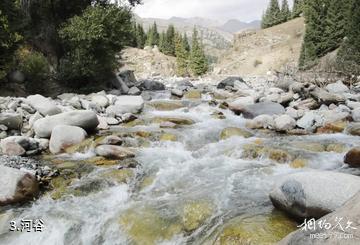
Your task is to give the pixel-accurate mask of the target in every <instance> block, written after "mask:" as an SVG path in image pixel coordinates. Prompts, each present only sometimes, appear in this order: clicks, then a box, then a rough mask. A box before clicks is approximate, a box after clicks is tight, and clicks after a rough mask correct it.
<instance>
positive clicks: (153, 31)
mask: <svg viewBox="0 0 360 245" xmlns="http://www.w3.org/2000/svg"><path fill="white" fill-rule="evenodd" d="M159 38H160V37H159V32H158V29H157V24H156V22H154V24H153V25H152V27H150V28H149V31H148V34H147V40H146V45H148V46H155V45H159Z"/></svg>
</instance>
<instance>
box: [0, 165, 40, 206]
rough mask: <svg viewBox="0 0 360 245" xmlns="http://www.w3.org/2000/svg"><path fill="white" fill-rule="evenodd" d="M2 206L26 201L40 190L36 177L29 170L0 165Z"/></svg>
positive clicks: (0, 204)
mask: <svg viewBox="0 0 360 245" xmlns="http://www.w3.org/2000/svg"><path fill="white" fill-rule="evenodd" d="M0 173H1V178H0V186H1V188H0V206H4V205H9V204H15V203H19V202H24V201H28V200H31V199H32V198H34V197H35V196H36V195H37V194H38V192H39V184H38V182H37V180H36V177H35V176H34V175H32V174H30V173H28V172H24V171H21V170H18V169H14V168H9V167H5V166H2V165H0Z"/></svg>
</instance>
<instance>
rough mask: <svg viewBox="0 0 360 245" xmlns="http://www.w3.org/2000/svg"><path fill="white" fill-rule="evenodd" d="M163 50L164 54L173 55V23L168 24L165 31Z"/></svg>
mask: <svg viewBox="0 0 360 245" xmlns="http://www.w3.org/2000/svg"><path fill="white" fill-rule="evenodd" d="M163 52H164V54H166V55H171V56H175V27H174V26H173V25H169V27H168V29H167V31H166V36H165V45H164V51H163Z"/></svg>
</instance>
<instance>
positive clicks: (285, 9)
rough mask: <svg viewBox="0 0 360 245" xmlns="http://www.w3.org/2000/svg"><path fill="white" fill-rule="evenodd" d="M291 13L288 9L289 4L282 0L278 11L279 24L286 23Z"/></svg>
mask: <svg viewBox="0 0 360 245" xmlns="http://www.w3.org/2000/svg"><path fill="white" fill-rule="evenodd" d="M290 17H291V12H290V8H289V3H288V1H287V0H283V1H282V4H281V11H280V19H281V22H286V21H288V20H290Z"/></svg>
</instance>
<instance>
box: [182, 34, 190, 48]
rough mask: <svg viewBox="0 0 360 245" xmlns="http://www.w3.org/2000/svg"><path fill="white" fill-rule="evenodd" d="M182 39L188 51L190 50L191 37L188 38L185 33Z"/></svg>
mask: <svg viewBox="0 0 360 245" xmlns="http://www.w3.org/2000/svg"><path fill="white" fill-rule="evenodd" d="M182 41H183V45H184V48H185V50H186V51H187V52H190V44H189V39H188V37H187V35H186V33H185V34H184V36H183V40H182Z"/></svg>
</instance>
